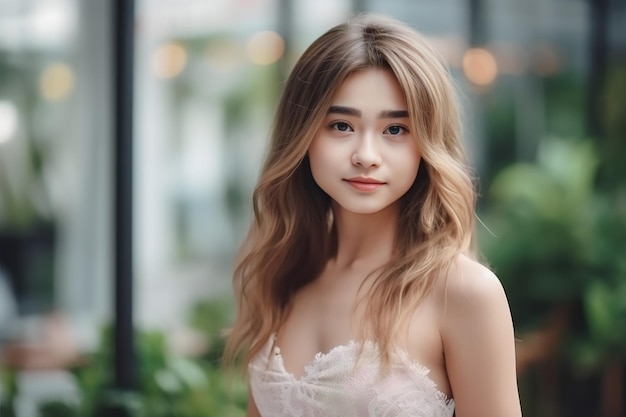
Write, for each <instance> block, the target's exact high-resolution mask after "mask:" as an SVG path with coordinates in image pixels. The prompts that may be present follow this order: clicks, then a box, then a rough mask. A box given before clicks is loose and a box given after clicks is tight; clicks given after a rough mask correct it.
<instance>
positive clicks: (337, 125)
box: [330, 122, 354, 132]
mask: <svg viewBox="0 0 626 417" xmlns="http://www.w3.org/2000/svg"><path fill="white" fill-rule="evenodd" d="M330 128H331V129H334V130H337V131H339V132H354V129H352V127H351V126H350V125H349V124H348V123H346V122H333V123H331V124H330Z"/></svg>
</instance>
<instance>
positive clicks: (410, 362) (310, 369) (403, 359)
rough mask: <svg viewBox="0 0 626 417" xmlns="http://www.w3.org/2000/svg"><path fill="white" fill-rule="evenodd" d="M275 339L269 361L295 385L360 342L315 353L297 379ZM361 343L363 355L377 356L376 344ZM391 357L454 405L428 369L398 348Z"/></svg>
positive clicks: (351, 349)
mask: <svg viewBox="0 0 626 417" xmlns="http://www.w3.org/2000/svg"><path fill="white" fill-rule="evenodd" d="M276 339H277V337H276V334H275V333H273V334H272V336H271V337H270V341H271V349H270V352H269V356H270V358H269V359H270V360H271V357H272V356H274V357H275V358H276V362H277V364H278V366H279V369H280V371H281V372H282V373H284V374H285V375H288V376H289V378H291V379H292V380H293V382H295V383H302V382H304V381H306V380H307V379H309V378H311V376H312V375H314V373H315V372H316V371H318V370H319V368H320V364H323V363H324V362H327V361H329V360H331V359H332V358H333V357H334V356H337V355H338V354H340V353H344V352H350V351H353V350H355V349H359V348H360V347H361V346H360V345H361V343H360V342H357V341H355V340H350V341H349V342H348V343H345V344H342V345H338V346H335V347H333V348H332V349H330V350H329V351H328V352H317V353H316V354H315V356H314V357H313V359H311V361H309V363H307V364H306V365H305V366H304V371H303V374H302V376H301V377H300V378H297V377H296V376H295V375H294V373H293V372H289V371H288V370H287V369H286V368H285V363H284V361H283V357H282V353H281V350H280V347H279V346H278V344H277V343H276ZM363 343H364V346H363V352H364V353H367V352H369V353H374V354H376V355H379V353H380V352H379V349H378V345H377V344H376V342H374V341H372V340H366V341H364V342H363ZM393 357H395V358H396V359H398V360H399V361H400V363H402V364H403V365H405V366H407V367H409V368H410V369H411V370H413V371H414V372H416V373H418V374H421V375H422V376H423V377H424V379H425V380H427V381H428V382H429V385H430V386H431V387H432V388H433V390H434V391H435V394H436V396H437V399H438V400H439V401H441V402H443V403H445V404H446V405H453V404H454V399H453V398H451V397H448V395H447V394H446V393H444V392H443V391H441V390H440V389H439V388H438V386H437V384H436V383H435V381H433V380H432V379H431V378H430V377H429V376H428V375H429V374H430V372H431V371H430V368H428V367H427V366H425V365H423V364H422V363H421V362H419V361H417V360H415V359H413V358H411V357H410V355H409V353H408V352H406V351H405V350H403V349H399V348H396V349H394V350H393V351H392V358H393ZM269 362H270V361H268V363H267V366H269Z"/></svg>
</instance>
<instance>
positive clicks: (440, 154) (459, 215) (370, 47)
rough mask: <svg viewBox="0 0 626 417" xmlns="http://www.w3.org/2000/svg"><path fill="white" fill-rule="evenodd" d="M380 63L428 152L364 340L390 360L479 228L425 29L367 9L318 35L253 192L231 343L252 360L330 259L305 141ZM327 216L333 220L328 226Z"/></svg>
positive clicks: (287, 93)
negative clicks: (344, 87)
mask: <svg viewBox="0 0 626 417" xmlns="http://www.w3.org/2000/svg"><path fill="white" fill-rule="evenodd" d="M367 68H385V69H388V70H390V71H391V72H392V73H393V74H394V75H395V77H396V79H397V80H398V83H399V84H400V86H401V88H402V90H403V93H404V97H405V99H406V104H407V109H408V112H409V118H410V124H411V126H410V129H411V132H415V136H416V137H417V141H418V146H419V150H420V154H421V157H422V161H421V164H420V168H419V172H418V174H417V178H416V180H415V183H414V184H413V185H412V187H411V188H410V190H409V191H408V192H407V193H406V194H405V195H404V196H403V197H402V201H401V206H402V210H401V214H400V218H399V221H398V226H397V232H396V239H395V243H394V248H393V255H392V259H391V260H390V261H389V262H388V263H387V264H386V265H385V266H384V267H383V268H381V269H380V271H377V273H376V275H374V274H372V279H373V280H374V281H373V282H372V286H371V287H370V289H369V290H368V292H367V294H366V297H365V299H367V306H366V310H365V321H364V323H363V328H362V333H363V335H364V337H367V338H370V339H372V340H375V341H376V342H377V343H378V344H379V346H380V348H381V351H382V353H383V358H384V360H385V361H388V358H389V356H388V352H389V351H390V347H391V345H392V342H391V341H392V338H393V336H394V335H396V332H398V331H399V328H398V326H399V323H406V320H405V319H407V318H408V317H409V316H410V314H411V313H412V312H413V311H414V310H415V308H416V306H417V304H418V303H419V302H420V300H422V299H423V297H424V296H425V295H426V294H427V293H428V291H429V290H430V289H431V288H432V286H433V283H434V282H435V280H437V279H438V278H440V277H442V276H443V274H445V271H446V269H447V268H448V267H449V266H450V265H451V264H452V262H453V261H454V260H455V259H456V258H457V257H458V255H459V254H461V253H468V251H469V249H470V245H471V241H472V235H473V229H474V209H475V193H474V187H473V182H472V178H471V176H470V172H469V170H468V168H467V165H466V160H465V155H464V151H463V147H462V140H461V129H460V122H459V111H458V104H457V97H456V94H455V88H454V85H453V83H452V80H451V77H450V75H449V73H448V70H447V68H446V66H445V64H444V62H443V60H442V59H441V57H440V56H439V55H438V54H437V53H436V52H435V51H434V50H433V49H432V48H431V47H430V46H429V45H428V43H427V42H426V40H425V39H424V38H423V36H422V35H420V34H419V33H417V32H416V31H414V30H413V29H411V28H410V27H408V26H407V25H405V24H403V23H401V22H398V21H396V20H393V19H389V18H385V17H381V16H374V15H360V16H358V17H356V18H354V19H352V20H350V21H348V22H346V23H344V24H341V25H338V26H336V27H334V28H332V29H330V30H329V31H328V32H326V33H325V34H323V35H322V36H321V37H320V38H318V39H317V40H316V41H315V42H314V43H313V44H312V45H311V46H310V47H309V48H308V49H307V50H306V51H305V52H304V54H303V55H302V56H301V57H300V59H299V60H298V62H297V63H296V65H295V67H294V68H293V70H292V72H291V74H290V76H289V78H288V80H287V83H286V86H285V88H284V91H283V94H282V97H281V99H280V102H279V105H278V109H277V112H276V117H275V121H274V126H273V130H272V141H271V146H270V149H269V153H268V155H267V157H266V160H265V163H264V165H263V168H262V171H261V174H260V177H259V180H258V183H257V186H256V188H255V190H254V194H253V210H254V218H253V222H252V225H251V227H250V231H249V234H248V236H247V238H246V240H245V242H244V245H243V246H242V248H241V250H240V254H239V257H238V261H237V264H236V267H235V271H234V277H233V285H234V289H235V294H236V298H237V307H238V311H237V317H236V321H235V323H234V326H233V328H232V329H231V331H230V333H229V336H228V340H227V344H226V351H225V361H226V362H227V363H232V361H233V360H234V358H235V357H238V356H239V355H240V354H244V357H243V360H244V364H247V363H248V362H249V361H250V360H251V359H252V358H253V357H254V356H255V355H256V354H257V353H258V352H259V351H260V350H261V349H262V347H263V344H264V343H265V342H266V341H267V340H268V338H269V337H270V336H271V334H272V333H274V332H277V331H278V330H279V328H280V326H281V324H282V323H283V322H284V320H285V319H286V316H287V314H288V312H289V308H290V303H291V300H292V298H293V296H294V294H295V293H296V292H297V291H298V290H299V289H300V288H302V287H303V286H304V285H306V284H307V283H309V282H311V281H312V280H314V279H315V278H316V277H317V276H318V275H319V274H320V273H321V271H322V269H323V268H324V266H325V264H326V262H327V261H328V259H330V258H331V257H333V256H334V254H335V252H336V246H337V236H336V232H335V229H334V227H333V224H332V215H331V201H330V198H329V196H328V195H326V194H325V193H324V192H323V191H322V190H321V189H320V188H319V187H318V186H317V185H316V183H315V181H314V180H313V177H312V175H311V170H310V166H309V161H308V157H307V150H308V148H309V145H310V144H311V141H312V140H313V138H314V137H315V135H316V133H317V131H318V129H319V128H320V126H321V123H322V120H323V118H324V117H325V115H326V114H327V111H328V108H329V106H330V105H331V101H332V99H333V96H334V94H335V92H336V91H337V90H338V88H339V87H340V85H341V84H342V82H343V81H344V79H345V78H346V77H347V76H348V75H350V74H351V73H353V72H355V71H360V70H364V69H367ZM329 225H330V226H329Z"/></svg>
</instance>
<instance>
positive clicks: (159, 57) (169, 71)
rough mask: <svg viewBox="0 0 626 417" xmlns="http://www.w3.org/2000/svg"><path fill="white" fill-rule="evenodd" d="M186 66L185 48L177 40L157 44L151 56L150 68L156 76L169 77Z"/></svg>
mask: <svg viewBox="0 0 626 417" xmlns="http://www.w3.org/2000/svg"><path fill="white" fill-rule="evenodd" d="M186 66H187V50H186V49H185V46H184V45H182V44H181V43H179V42H167V43H164V44H163V45H161V46H159V47H158V48H157V49H156V50H155V51H154V55H153V56H152V69H153V71H154V73H155V74H156V76H157V77H159V78H163V79H171V78H175V77H176V76H178V75H179V74H180V73H181V72H183V70H184V69H185V67H186Z"/></svg>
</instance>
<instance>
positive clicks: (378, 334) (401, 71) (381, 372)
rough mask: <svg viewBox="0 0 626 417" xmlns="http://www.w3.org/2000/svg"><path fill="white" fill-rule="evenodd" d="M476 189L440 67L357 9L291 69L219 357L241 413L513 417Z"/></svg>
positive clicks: (408, 33)
mask: <svg viewBox="0 0 626 417" xmlns="http://www.w3.org/2000/svg"><path fill="white" fill-rule="evenodd" d="M474 205H475V194H474V189H473V183H472V179H471V176H470V173H469V170H468V167H467V166H466V162H465V158H464V155H463V149H462V138H461V134H460V126H459V116H458V109H457V99H456V97H455V94H454V87H453V84H452V81H451V79H450V76H449V73H448V71H447V70H446V67H445V66H444V64H443V63H442V60H441V59H440V57H439V56H438V55H437V54H436V53H435V52H434V51H433V50H432V49H431V48H430V47H429V46H428V45H427V43H426V42H425V41H424V39H423V38H422V36H420V35H419V34H418V33H416V32H415V31H413V30H412V29H410V28H409V27H407V26H405V25H404V24H402V23H400V22H397V21H394V20H390V19H387V18H382V17H377V16H372V15H364V16H359V17H357V18H355V19H353V20H351V21H349V22H347V23H345V24H342V25H339V26H337V27H335V28H332V29H331V30H329V31H328V32H327V33H325V34H324V35H322V36H321V37H320V38H319V39H317V40H316V41H315V42H314V43H313V44H312V45H311V46H310V47H309V48H308V49H307V50H306V51H305V53H304V54H303V55H302V57H301V58H300V59H299V61H298V62H297V63H296V65H295V67H294V69H293V71H292V73H291V75H290V77H289V79H288V80H287V84H286V86H285V89H284V92H283V95H282V98H281V101H280V103H279V107H278V109H277V114H276V120H275V125H274V129H273V136H272V143H271V147H270V150H269V153H268V155H267V159H266V161H265V164H264V166H263V169H262V172H261V175H260V178H259V180H258V184H257V186H256V189H255V191H254V196H253V207H254V221H253V223H252V226H251V229H250V232H249V236H248V238H247V239H246V241H245V244H244V246H243V248H242V250H241V254H240V257H239V260H238V263H237V265H236V269H235V274H234V288H235V292H236V296H237V301H238V315H237V319H236V322H235V324H234V327H233V329H232V331H231V333H230V335H229V339H228V344H227V350H226V358H227V360H229V361H231V362H232V360H233V358H234V357H237V356H239V355H240V354H242V353H243V354H244V362H245V364H246V365H247V369H248V371H249V382H250V395H249V405H248V416H259V415H260V416H263V417H280V416H285V417H287V416H289V417H300V416H301V417H318V416H319V417H322V416H323V417H329V416H338V417H339V416H341V417H357V416H358V417H362V416H387V417H391V416H423V417H436V416H452V415H453V413H454V412H455V409H456V416H457V417H509V416H511V417H514V416H519V415H520V414H521V412H520V405H519V397H518V392H517V382H516V375H515V352H514V337H513V328H512V324H511V317H510V312H509V307H508V303H507V300H506V297H505V294H504V291H503V289H502V286H501V285H500V282H499V281H498V279H497V278H496V277H495V276H494V275H493V274H492V273H491V272H490V271H489V270H488V269H487V268H486V267H484V266H482V265H481V264H480V263H478V262H477V261H476V260H475V259H474V257H473V255H472V251H471V242H472V237H473V227H474V216H475V213H474Z"/></svg>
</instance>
